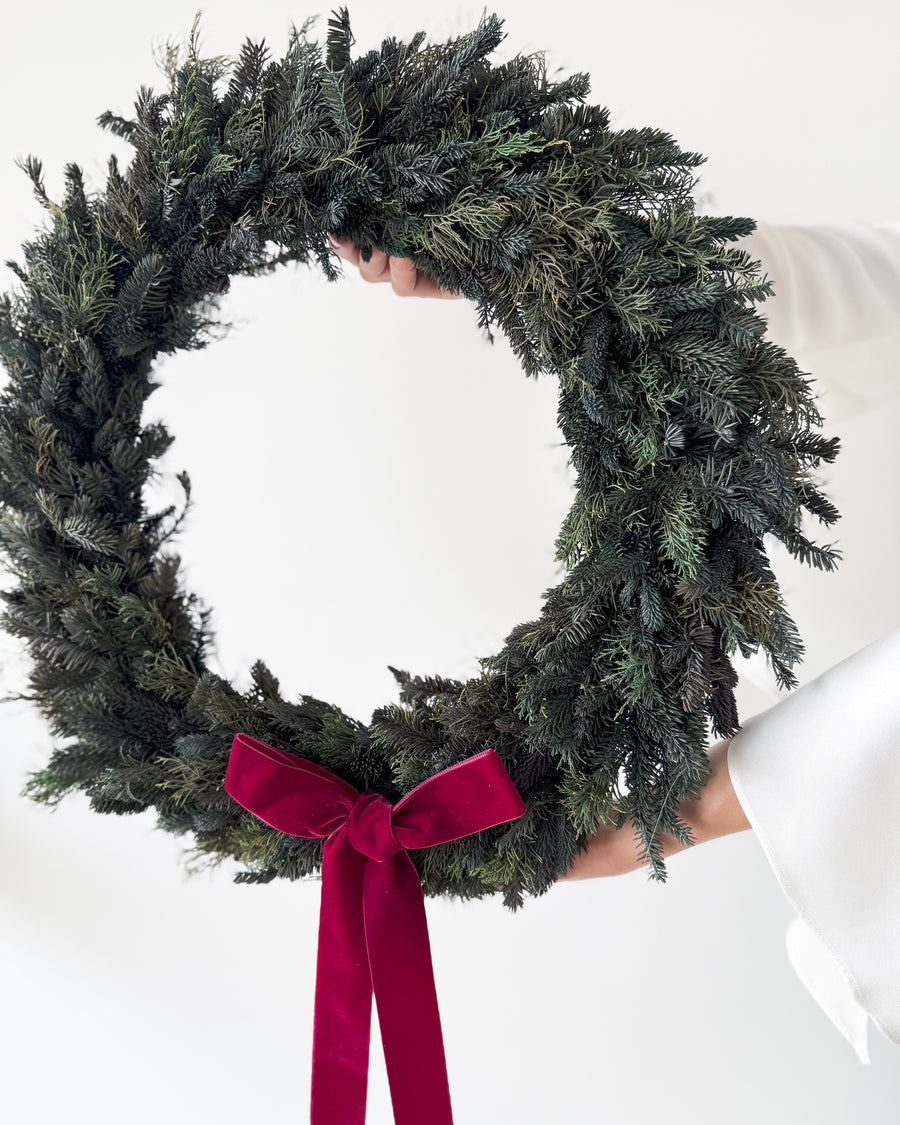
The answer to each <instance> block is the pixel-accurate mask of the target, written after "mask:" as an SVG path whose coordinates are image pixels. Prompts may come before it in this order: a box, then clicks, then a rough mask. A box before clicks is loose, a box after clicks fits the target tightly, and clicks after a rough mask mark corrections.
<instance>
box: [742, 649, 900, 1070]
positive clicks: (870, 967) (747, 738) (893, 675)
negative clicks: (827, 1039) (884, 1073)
mask: <svg viewBox="0 0 900 1125" xmlns="http://www.w3.org/2000/svg"><path fill="white" fill-rule="evenodd" d="M898 683H900V628H894V629H892V630H891V631H890V632H888V633H885V634H884V635H883V636H881V637H880V638H879V639H878V640H876V641H873V642H872V643H870V644H868V645H866V646H865V647H864V648H862V649H860V650H858V651H857V652H855V653H853V654H852V655H850V656H848V657H846V658H845V659H843V660H842V661H840V662H839V663H838V664H835V665H834V666H833V667H831V668H829V669H827V670H826V671H825V672H823V673H821V674H820V675H818V676H816V677H815V679H812V680H809V681H808V682H807V683H805V684H803V685H801V686H800V687H798V688H795V689H794V690H793V691H792V692H791V693H790V694H788V695H787V696H786V697H785V698H784V699H782V700H781V701H780V702H779V703H777V704H775V705H774V706H773V707H770V708H769V709H768V710H766V711H761V712H758V713H756V714H754V715H752V716H751V717H750V718H749V719H747V720H746V721H745V722H744V724H743V726H742V727H741V729H740V730H739V731H738V732H737V734H735V735H734V736H733V738H732V739H731V744H730V746H729V749H728V755H727V763H728V770H729V774H730V776H731V781H732V784H733V786H734V790H735V793H736V795H737V798H738V800H739V801H740V803H741V805H742V807H743V809H744V812H745V813H746V815H747V819H748V820H749V821H750V824H751V826H752V828H753V829H754V831H755V833H756V837H757V839H758V840H759V843H760V844H761V846H762V848H763V850H764V852H765V854H766V857H767V859H768V860H769V863H770V864H771V866H772V869H773V871H774V873H775V876H776V878H777V880H778V882H779V884H780V886H781V889H782V891H783V892H784V894H785V895H786V897H787V898H788V900H789V901H790V902H791V904H792V905H793V906H794V908H795V909H796V911H797V918H796V919H795V920H794V921H793V922H792V923H791V925H790V927H789V928H788V931H787V950H788V956H789V958H790V960H791V964H792V965H793V967H794V969H795V971H796V972H797V974H798V976H799V977H800V979H801V980H802V982H803V983H804V984H805V985H806V987H807V988H808V989H809V991H810V992H811V994H812V995H813V997H814V998H815V999H816V1000H817V1001H818V1003H819V1004H820V1005H821V1007H822V1008H823V1009H824V1011H825V1013H826V1014H827V1015H828V1017H829V1018H830V1019H831V1020H832V1022H833V1023H834V1024H835V1026H836V1027H838V1029H839V1030H840V1031H841V1032H842V1033H843V1034H844V1035H845V1036H846V1038H847V1039H848V1041H849V1042H850V1043H851V1045H852V1046H853V1047H854V1049H855V1050H856V1052H857V1054H858V1056H859V1058H860V1061H861V1062H863V1063H868V1062H869V1056H868V1047H867V1031H868V1020H869V1019H870V1018H871V1020H872V1021H873V1023H874V1024H875V1025H876V1027H878V1029H879V1030H880V1031H881V1032H882V1033H883V1034H884V1035H885V1036H886V1037H887V1038H888V1039H890V1040H892V1041H894V1042H895V1043H898V1044H900V691H898Z"/></svg>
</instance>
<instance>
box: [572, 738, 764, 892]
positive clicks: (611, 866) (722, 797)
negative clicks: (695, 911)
mask: <svg viewBox="0 0 900 1125" xmlns="http://www.w3.org/2000/svg"><path fill="white" fill-rule="evenodd" d="M730 742H731V739H730V738H725V739H722V740H721V741H719V742H717V743H716V744H715V745H714V746H711V747H710V749H709V751H708V755H709V763H710V766H711V767H712V772H711V773H710V776H709V778H708V779H707V781H706V784H705V785H704V786H703V789H702V790H701V791H700V796H699V797H698V798H697V799H696V800H684V801H681V802H680V803H679V805H678V817H679V819H680V820H681V821H682V822H683V823H684V824H686V825H687V826H688V828H689V829H690V830H691V834H692V836H693V837H694V844H684V843H682V842H681V841H680V840H678V839H676V838H675V837H674V836H670V835H669V834H668V833H667V832H661V833H660V842H661V843H662V846H663V856H666V857H667V856H670V855H674V854H675V853H676V852H681V851H684V850H685V849H686V848H689V847H696V846H697V844H702V843H705V842H706V841H707V840H714V839H715V838H716V837H717V836H727V835H729V834H730V833H732V832H742V831H744V830H745V829H747V828H750V827H751V825H750V822H749V820H747V817H746V815H745V814H744V810H743V808H742V807H741V803H740V801H739V800H738V799H737V794H736V793H735V791H734V787H733V786H732V784H731V777H730V775H729V772H728V763H727V754H728V747H729V745H730ZM635 835H636V834H635V833H634V832H633V831H629V830H628V828H627V827H623V828H620V829H619V830H618V831H616V830H615V829H613V828H609V827H606V828H601V829H600V830H599V831H598V832H597V834H596V835H595V836H594V837H593V838H592V840H591V843H590V845H589V846H588V849H587V851H584V852H580V853H579V854H578V855H577V856H576V858H575V862H574V864H573V865H572V867H570V868H569V870H568V871H567V872H566V874H565V875H562V876H560V880H566V879H593V878H596V877H598V876H601V875H624V874H626V873H627V872H629V871H634V870H635V869H636V868H638V867H640V866H641V863H640V861H639V858H638V856H639V853H640V844H639V843H638V842H636V841H635V839H634V837H635Z"/></svg>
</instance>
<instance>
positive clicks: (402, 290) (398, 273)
mask: <svg viewBox="0 0 900 1125" xmlns="http://www.w3.org/2000/svg"><path fill="white" fill-rule="evenodd" d="M328 241H329V242H330V243H331V246H332V249H333V250H334V252H335V254H337V256H338V257H339V258H343V259H344V261H346V262H350V264H351V265H354V266H358V267H359V273H360V276H361V277H362V279H363V281H389V282H390V283H391V288H392V289H393V290H394V292H395V293H396V294H397V296H398V297H443V298H444V299H446V300H450V301H459V300H461V299H462V297H463V294H462V293H461V292H459V290H457V291H455V292H450V290H448V289H441V288H440V286H438V285H435V283H434V282H433V281H432V280H431V278H430V277H428V275H427V274H424V273H422V271H421V270H418V269H416V267H415V266H414V265H413V262H412V259H411V258H395V257H394V256H393V255H388V254H385V253H384V251H383V250H377V249H376V248H375V247H374V246H373V247H372V258H371V260H370V261H368V262H364V261H363V260H362V258H361V256H360V252H359V247H358V246H357V245H355V244H354V243H353V242H351V241H350V239H349V238H335V236H334V235H332V234H329V235H328Z"/></svg>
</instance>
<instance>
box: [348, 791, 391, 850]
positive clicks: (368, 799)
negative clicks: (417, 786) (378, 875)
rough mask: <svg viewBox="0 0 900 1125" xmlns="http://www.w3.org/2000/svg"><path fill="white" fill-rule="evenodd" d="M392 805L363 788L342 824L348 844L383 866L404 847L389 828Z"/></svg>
mask: <svg viewBox="0 0 900 1125" xmlns="http://www.w3.org/2000/svg"><path fill="white" fill-rule="evenodd" d="M393 811H394V806H393V805H392V804H391V802H390V801H389V800H388V799H387V797H382V795H381V794H380V793H375V792H373V791H372V790H371V789H365V790H364V791H363V792H362V793H360V795H359V796H358V797H357V798H356V801H355V802H354V804H353V808H352V809H351V810H350V812H349V813H348V814H347V819H346V820H345V821H344V834H345V836H346V837H347V843H348V844H350V845H351V846H352V847H354V848H355V849H356V850H357V851H358V852H361V853H362V854H363V855H364V856H367V857H368V858H369V859H374V860H375V861H376V862H377V863H382V862H384V860H386V859H390V857H391V856H392V855H394V854H395V853H396V852H399V851H400V849H401V848H402V847H403V845H402V844H400V843H398V841H397V838H396V837H395V836H394V832H393V829H392V828H391V815H392V813H393Z"/></svg>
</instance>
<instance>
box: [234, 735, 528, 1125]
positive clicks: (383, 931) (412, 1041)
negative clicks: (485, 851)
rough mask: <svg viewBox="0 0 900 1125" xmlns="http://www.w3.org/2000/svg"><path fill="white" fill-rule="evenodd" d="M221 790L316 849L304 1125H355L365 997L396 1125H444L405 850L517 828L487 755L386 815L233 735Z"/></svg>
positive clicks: (426, 972)
mask: <svg viewBox="0 0 900 1125" xmlns="http://www.w3.org/2000/svg"><path fill="white" fill-rule="evenodd" d="M225 789H226V790H227V792H228V793H230V794H231V796H232V797H233V798H234V799H235V800H236V801H237V802H238V803H239V804H241V805H243V807H244V808H245V809H248V810H249V811H250V812H252V813H253V814H254V815H255V816H258V817H259V819H260V820H263V821H265V823H266V824H269V825H271V826H272V827H273V828H277V829H278V830H279V831H280V832H286V833H287V834H288V835H290V836H310V837H321V836H324V837H326V840H325V844H324V845H323V854H322V898H321V905H320V907H319V949H318V955H317V960H316V997H315V1013H314V1019H313V1058H312V1109H311V1117H310V1121H311V1125H364V1122H365V1116H366V1086H367V1081H368V1070H369V1028H370V1026H371V1017H372V992H373V990H374V993H375V1000H376V1003H377V1005H378V1022H379V1024H380V1026H381V1038H382V1043H383V1047H384V1061H385V1066H386V1069H387V1075H388V1082H389V1084H390V1089H391V1101H392V1103H393V1107H394V1121H395V1122H396V1125H452V1122H453V1117H452V1113H451V1109H450V1089H449V1086H448V1083H447V1065H446V1061H445V1058H444V1043H443V1039H442V1037H441V1021H440V1015H439V1013H438V1004H437V994H436V993H435V988H434V975H433V971H432V966H431V947H430V945H429V941H428V925H427V921H426V917H425V899H424V895H423V893H422V883H421V880H420V878H419V874H418V872H417V871H416V868H415V867H414V866H413V862H412V860H411V859H410V858H409V855H408V854H407V852H406V849H407V848H429V847H432V846H433V845H434V844H444V843H447V842H448V841H450V840H458V839H460V838H461V837H463V836H469V835H471V834H472V833H473V832H481V831H483V830H484V829H486V828H492V827H493V826H494V825H496V824H503V823H505V822H506V821H508V820H515V819H516V818H517V817H520V816H522V814H523V813H524V812H525V811H526V807H525V803H524V802H523V800H522V798H521V797H520V796H519V792H518V790H517V789H516V787H515V785H513V782H512V779H511V778H510V776H509V774H508V773H507V772H506V768H505V767H504V765H503V763H502V762H501V760H500V757H499V755H498V754H497V751H496V750H483V751H482V752H481V753H480V754H475V755H474V757H471V758H467V759H466V760H465V761H463V762H458V763H457V764H456V765H454V766H450V767H449V768H448V769H445V770H442V771H441V772H440V773H436V774H433V775H432V776H431V777H428V778H426V779H425V781H423V782H422V783H421V785H417V786H416V787H415V789H412V790H410V792H409V793H407V794H406V795H405V796H404V797H402V798H401V799H400V800H399V801H398V802H397V803H396V805H391V803H390V801H388V800H387V798H386V797H383V796H381V794H380V793H375V792H373V791H372V790H370V789H366V790H365V791H364V792H362V793H360V792H358V791H357V790H356V789H354V787H353V786H352V785H349V784H348V783H347V782H346V781H343V780H341V778H339V777H337V776H336V775H335V774H333V773H331V772H330V771H329V770H326V769H323V768H322V766H318V765H316V764H315V763H313V762H310V761H307V760H306V759H305V758H300V757H297V756H296V755H294V754H288V753H285V751H283V750H276V749H275V747H274V746H269V745H268V744H267V743H265V742H260V740H259V739H258V738H253V737H252V736H251V735H249V734H236V735H235V736H234V742H233V743H232V747H231V757H230V759H229V762H228V771H227V774H226V776H225Z"/></svg>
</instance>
